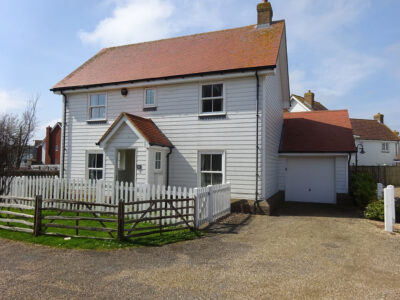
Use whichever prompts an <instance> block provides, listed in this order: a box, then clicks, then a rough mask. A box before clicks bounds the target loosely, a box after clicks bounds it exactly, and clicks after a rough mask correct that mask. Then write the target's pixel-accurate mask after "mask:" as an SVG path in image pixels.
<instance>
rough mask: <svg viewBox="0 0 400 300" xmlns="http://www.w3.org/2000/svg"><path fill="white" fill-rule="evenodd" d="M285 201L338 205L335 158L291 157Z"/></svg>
mask: <svg viewBox="0 0 400 300" xmlns="http://www.w3.org/2000/svg"><path fill="white" fill-rule="evenodd" d="M285 173H286V176H285V179H286V182H285V186H286V189H285V201H296V202H314V203H331V204H333V203H336V191H335V159H334V158H333V157H289V158H287V162H286V169H285Z"/></svg>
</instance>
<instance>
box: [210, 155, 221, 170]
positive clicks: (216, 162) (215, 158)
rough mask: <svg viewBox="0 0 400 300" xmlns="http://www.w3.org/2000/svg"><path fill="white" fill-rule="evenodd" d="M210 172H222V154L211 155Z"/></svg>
mask: <svg viewBox="0 0 400 300" xmlns="http://www.w3.org/2000/svg"><path fill="white" fill-rule="evenodd" d="M212 171H222V154H213V155H212Z"/></svg>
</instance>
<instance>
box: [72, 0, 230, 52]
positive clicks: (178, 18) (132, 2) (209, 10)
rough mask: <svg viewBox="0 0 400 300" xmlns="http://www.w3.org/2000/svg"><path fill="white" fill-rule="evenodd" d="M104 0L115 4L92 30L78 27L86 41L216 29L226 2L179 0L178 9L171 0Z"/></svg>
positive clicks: (120, 40) (118, 42)
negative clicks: (108, 13)
mask: <svg viewBox="0 0 400 300" xmlns="http://www.w3.org/2000/svg"><path fill="white" fill-rule="evenodd" d="M105 1H106V3H108V4H112V5H114V10H113V11H112V13H111V16H110V17H107V18H105V19H103V20H102V21H100V23H99V24H98V25H97V26H96V28H95V29H94V30H93V31H85V30H81V31H79V33H78V36H79V38H80V40H81V41H82V42H83V43H85V44H96V45H101V46H103V47H110V46H117V45H124V44H130V43H139V42H145V41H151V40H158V39H162V38H168V37H171V36H175V35H178V34H181V33H182V32H183V31H187V30H189V31H190V32H193V31H196V29H200V32H202V31H207V30H214V29H219V28H222V27H223V25H224V22H223V17H222V15H223V12H224V10H223V9H222V8H223V7H224V4H225V3H226V2H227V1H228V2H229V0H224V1H219V2H217V3H216V2H215V1H212V0H181V1H180V2H179V5H180V6H179V9H177V7H176V4H175V3H176V2H173V1H172V0H105Z"/></svg>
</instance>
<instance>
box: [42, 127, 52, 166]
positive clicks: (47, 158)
mask: <svg viewBox="0 0 400 300" xmlns="http://www.w3.org/2000/svg"><path fill="white" fill-rule="evenodd" d="M50 131H51V127H50V126H47V128H46V140H45V144H46V146H45V151H46V153H45V156H44V164H45V165H50V164H51V157H50Z"/></svg>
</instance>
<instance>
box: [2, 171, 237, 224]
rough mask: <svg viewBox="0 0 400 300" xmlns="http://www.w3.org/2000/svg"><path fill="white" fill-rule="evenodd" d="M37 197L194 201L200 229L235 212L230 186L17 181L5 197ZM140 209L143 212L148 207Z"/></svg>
mask: <svg viewBox="0 0 400 300" xmlns="http://www.w3.org/2000/svg"><path fill="white" fill-rule="evenodd" d="M8 180H11V179H8ZM36 195H41V196H42V198H43V200H54V199H58V200H72V201H84V202H89V203H90V202H92V203H93V202H94V203H106V204H113V205H117V204H118V201H119V200H123V201H124V202H125V203H131V202H137V201H139V202H140V201H144V200H149V199H168V200H176V205H177V207H179V205H180V202H179V199H194V200H195V201H194V202H195V205H194V215H195V218H194V220H193V222H194V225H195V227H196V228H198V227H199V226H200V225H202V224H205V223H212V222H214V221H215V220H216V219H218V218H220V217H223V216H225V215H227V214H229V213H230V211H231V185H230V184H229V183H227V184H220V185H214V186H208V187H204V188H186V187H175V186H173V187H171V186H160V185H149V184H143V185H137V186H133V184H132V183H128V182H118V181H113V182H108V181H104V180H84V179H71V180H69V179H63V178H57V177H14V178H13V179H12V181H11V182H10V188H9V192H8V193H7V195H3V198H5V197H4V196H7V197H13V198H19V199H20V200H21V202H22V201H23V198H34V197H35V196H36ZM0 198H1V196H0ZM21 204H23V203H21ZM45 205H48V204H46V202H43V206H44V207H45ZM60 205H63V204H60ZM138 209H140V210H143V209H146V207H140V208H138ZM168 221H171V222H174V221H175V220H168Z"/></svg>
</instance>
